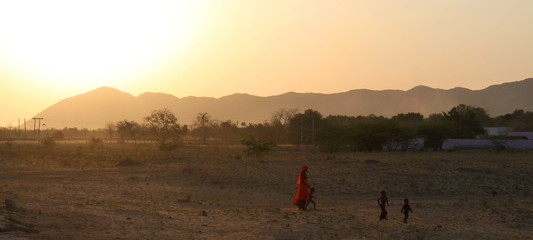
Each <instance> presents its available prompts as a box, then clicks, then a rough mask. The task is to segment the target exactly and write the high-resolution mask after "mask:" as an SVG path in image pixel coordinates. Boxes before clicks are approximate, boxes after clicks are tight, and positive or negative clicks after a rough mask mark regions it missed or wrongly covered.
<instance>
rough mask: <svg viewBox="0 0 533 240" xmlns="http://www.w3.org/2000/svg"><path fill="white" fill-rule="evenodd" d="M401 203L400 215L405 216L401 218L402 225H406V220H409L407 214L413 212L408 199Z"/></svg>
mask: <svg viewBox="0 0 533 240" xmlns="http://www.w3.org/2000/svg"><path fill="white" fill-rule="evenodd" d="M403 202H404V203H405V204H404V205H403V207H402V210H401V211H400V212H401V213H403V215H404V216H405V217H404V218H403V222H404V223H407V219H408V218H409V212H413V210H412V209H411V206H409V199H407V198H406V199H404V200H403Z"/></svg>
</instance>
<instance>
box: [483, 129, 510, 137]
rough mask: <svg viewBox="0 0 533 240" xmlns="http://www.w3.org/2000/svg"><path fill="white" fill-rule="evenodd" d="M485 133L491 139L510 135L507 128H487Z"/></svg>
mask: <svg viewBox="0 0 533 240" xmlns="http://www.w3.org/2000/svg"><path fill="white" fill-rule="evenodd" d="M483 129H485V132H486V133H487V135H488V136H489V137H495V136H507V134H508V133H509V128H506V127H486V128H483Z"/></svg>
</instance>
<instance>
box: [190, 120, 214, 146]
mask: <svg viewBox="0 0 533 240" xmlns="http://www.w3.org/2000/svg"><path fill="white" fill-rule="evenodd" d="M210 121H211V116H209V114H208V113H198V115H196V121H195V122H194V124H193V126H195V127H197V129H198V130H199V133H200V137H201V139H202V144H204V145H205V139H206V138H207V132H208V127H209V123H210Z"/></svg>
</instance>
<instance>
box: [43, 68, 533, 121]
mask: <svg viewBox="0 0 533 240" xmlns="http://www.w3.org/2000/svg"><path fill="white" fill-rule="evenodd" d="M461 103H464V104H468V105H473V106H476V107H482V108H484V109H485V110H487V112H488V113H489V114H490V115H491V116H493V117H494V116H499V115H502V114H506V113H510V112H512V111H514V110H515V109H524V110H528V111H533V104H532V103H533V78H529V79H525V80H522V81H517V82H509V83H504V84H499V85H493V86H489V87H487V88H485V89H482V90H469V89H465V88H453V89H449V90H443V89H434V88H430V87H426V86H418V87H415V88H413V89H410V90H408V91H401V90H383V91H374V90H366V89H360V90H351V91H348V92H341V93H333V94H320V93H294V92H289V93H284V94H281V95H277V96H269V97H258V96H252V95H248V94H233V95H229V96H225V97H221V98H210V97H185V98H177V97H175V96H173V95H170V94H165V93H143V94H141V95H139V96H137V97H135V96H133V95H131V94H128V93H125V92H121V91H119V90H117V89H114V88H109V87H101V88H98V89H95V90H93V91H90V92H87V93H84V94H80V95H77V96H74V97H70V98H67V99H64V100H62V101H60V102H58V103H56V104H54V105H52V106H50V107H49V108H47V109H45V110H44V111H42V112H40V113H39V114H37V115H36V116H35V117H42V118H44V120H43V121H44V123H46V125H47V127H48V128H52V127H53V128H63V127H66V126H68V127H78V128H90V129H92V128H103V127H104V126H105V124H106V123H108V122H114V121H119V120H124V119H127V120H135V121H138V122H142V119H143V118H144V117H146V116H148V115H149V114H150V112H151V111H153V110H156V109H161V108H169V109H170V110H171V111H172V112H173V113H174V114H175V115H176V116H177V117H178V121H179V122H180V123H181V124H191V122H192V121H193V120H194V118H195V116H196V115H197V114H198V113H200V112H207V113H209V114H210V115H211V116H212V117H213V119H218V120H234V121H239V122H252V123H258V122H264V121H265V120H268V119H269V118H270V116H271V114H272V113H273V112H274V111H277V110H279V109H282V108H297V109H299V110H300V111H303V110H305V109H314V110H317V111H319V112H321V113H322V114H323V115H324V116H327V115H349V116H358V115H369V114H375V115H382V116H385V117H391V116H394V115H396V114H398V113H408V112H418V113H421V114H423V115H424V116H428V115H429V114H432V113H440V112H443V111H448V110H450V109H451V108H452V107H454V106H456V105H458V104H461Z"/></svg>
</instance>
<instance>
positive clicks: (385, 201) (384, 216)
mask: <svg viewBox="0 0 533 240" xmlns="http://www.w3.org/2000/svg"><path fill="white" fill-rule="evenodd" d="M378 204H379V208H381V214H380V215H379V220H380V221H381V220H387V210H385V204H386V205H387V206H389V199H388V198H387V192H385V191H384V190H383V191H381V197H380V198H378Z"/></svg>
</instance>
